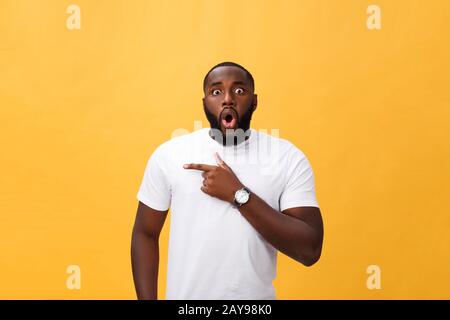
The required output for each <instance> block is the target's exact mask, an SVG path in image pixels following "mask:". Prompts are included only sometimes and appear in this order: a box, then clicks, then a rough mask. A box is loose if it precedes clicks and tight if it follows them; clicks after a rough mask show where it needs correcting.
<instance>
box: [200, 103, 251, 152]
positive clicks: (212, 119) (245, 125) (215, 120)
mask: <svg viewBox="0 0 450 320" xmlns="http://www.w3.org/2000/svg"><path fill="white" fill-rule="evenodd" d="M252 104H253V101H252ZM252 104H251V105H252ZM229 108H230V109H232V110H233V111H234V112H235V113H236V114H237V126H236V130H233V131H236V132H239V131H238V129H241V130H242V131H243V132H244V134H245V139H247V138H248V135H247V130H248V129H249V128H250V122H251V120H252V115H253V112H254V111H255V110H254V108H252V107H250V108H249V109H248V110H247V111H246V112H245V113H244V114H242V116H240V115H239V113H238V112H237V111H236V109H235V108H233V107H229ZM203 111H204V112H205V115H206V118H207V119H208V121H209V124H210V126H211V129H215V131H220V132H222V130H221V128H220V115H221V113H219V115H218V116H217V117H216V116H215V115H214V114H212V113H211V112H210V111H209V110H208V108H207V107H206V104H205V101H203ZM229 131H230V129H227V130H226V132H229ZM226 135H227V133H225V134H223V137H222V139H219V141H221V142H222V144H223V145H226V143H227V141H229V139H227V138H226ZM231 135H234V134H231ZM237 135H238V134H237ZM237 135H235V136H234V139H233V143H234V145H237V144H238V143H239V142H241V141H239V140H240V139H239V137H238V136H237ZM214 139H216V140H217V139H218V137H217V136H215V137H214ZM219 141H218V142H219Z"/></svg>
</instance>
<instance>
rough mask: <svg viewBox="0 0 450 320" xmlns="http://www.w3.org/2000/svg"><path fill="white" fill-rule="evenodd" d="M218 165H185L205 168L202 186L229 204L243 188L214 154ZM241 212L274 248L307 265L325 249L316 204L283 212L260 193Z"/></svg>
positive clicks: (203, 189)
mask: <svg viewBox="0 0 450 320" xmlns="http://www.w3.org/2000/svg"><path fill="white" fill-rule="evenodd" d="M215 157H216V160H217V163H218V166H212V165H206V164H186V165H185V166H184V168H185V169H194V170H201V171H203V173H202V177H203V178H204V180H203V185H202V186H201V187H200V189H201V190H202V191H203V192H204V193H206V194H209V195H210V196H213V197H216V198H218V199H221V200H223V201H227V202H229V203H232V204H233V202H234V193H235V192H236V190H239V189H241V188H243V187H244V185H243V184H242V183H241V182H240V181H239V179H238V178H237V177H236V175H235V174H234V172H233V171H232V170H231V168H230V167H229V166H228V165H227V164H226V163H225V162H224V161H223V160H222V159H220V157H219V155H218V154H215ZM239 211H240V212H241V214H242V215H243V216H244V217H245V218H246V219H247V221H248V222H249V223H250V224H251V225H252V226H253V227H254V228H255V229H256V230H257V231H258V232H259V233H260V234H261V236H263V238H264V239H265V240H266V241H267V242H269V243H270V244H271V245H272V246H273V247H274V248H276V249H277V250H279V251H281V252H283V253H284V254H286V255H288V256H289V257H291V258H292V259H294V260H296V261H298V262H300V263H302V264H303V265H305V266H312V265H313V264H314V263H316V262H317V261H318V260H319V258H320V255H321V252H322V241H323V222H322V216H321V212H320V209H319V208H317V207H310V206H305V207H293V208H289V209H285V210H283V211H282V212H281V213H280V212H279V211H277V210H275V209H273V208H272V207H271V206H269V205H268V204H267V203H266V202H265V201H264V200H262V199H261V198H260V197H258V195H256V194H254V193H252V194H251V195H250V199H249V200H248V201H247V203H245V204H244V205H242V206H241V207H239Z"/></svg>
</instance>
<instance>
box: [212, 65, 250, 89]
mask: <svg viewBox="0 0 450 320" xmlns="http://www.w3.org/2000/svg"><path fill="white" fill-rule="evenodd" d="M235 81H241V82H244V83H246V84H248V85H250V81H249V79H248V77H247V74H246V73H245V71H244V70H242V69H241V68H238V67H234V66H224V67H218V68H215V69H214V70H213V71H211V73H210V74H209V75H208V79H207V81H206V87H209V86H210V85H211V84H212V83H216V82H223V83H225V82H235Z"/></svg>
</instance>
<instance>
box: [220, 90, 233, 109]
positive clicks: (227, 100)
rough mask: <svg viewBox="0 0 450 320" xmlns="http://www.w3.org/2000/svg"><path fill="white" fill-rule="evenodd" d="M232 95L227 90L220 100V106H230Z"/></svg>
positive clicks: (231, 104)
mask: <svg viewBox="0 0 450 320" xmlns="http://www.w3.org/2000/svg"><path fill="white" fill-rule="evenodd" d="M234 104H235V103H234V97H233V95H232V94H231V92H229V91H227V92H226V93H225V95H224V98H223V101H222V107H230V106H234Z"/></svg>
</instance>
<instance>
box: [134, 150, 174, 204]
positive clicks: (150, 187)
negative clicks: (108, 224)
mask: <svg viewBox="0 0 450 320" xmlns="http://www.w3.org/2000/svg"><path fill="white" fill-rule="evenodd" d="M166 164H167V162H166V161H165V159H164V152H163V149H162V148H161V146H160V147H158V148H157V149H156V150H155V151H154V152H153V154H152V155H151V156H150V158H149V160H148V162H147V166H146V168H145V172H144V176H143V178H142V182H141V186H140V188H139V191H138V193H137V199H138V200H139V201H140V202H142V203H144V204H145V205H147V206H148V207H150V208H152V209H155V210H159V211H166V210H168V209H169V207H170V199H171V187H170V184H169V181H168V179H167V174H166V173H167V168H166V167H165V166H166Z"/></svg>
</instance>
